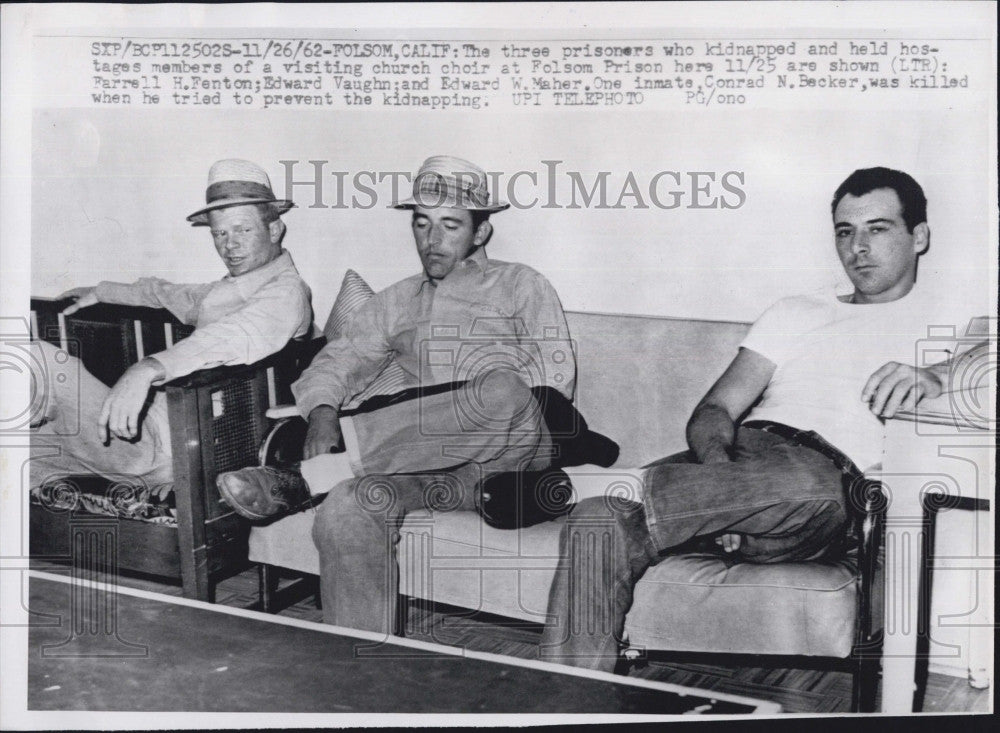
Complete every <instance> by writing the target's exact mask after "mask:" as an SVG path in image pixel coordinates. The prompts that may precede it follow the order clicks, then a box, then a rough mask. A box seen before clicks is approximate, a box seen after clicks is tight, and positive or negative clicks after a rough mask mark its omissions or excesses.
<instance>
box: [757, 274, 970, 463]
mask: <svg viewBox="0 0 1000 733" xmlns="http://www.w3.org/2000/svg"><path fill="white" fill-rule="evenodd" d="M957 310H963V311H964V312H963V313H961V314H957V313H956V312H955V311H957ZM967 310H968V309H967V308H965V309H962V308H959V307H956V306H949V305H948V304H946V303H943V302H941V300H940V299H939V300H938V301H936V302H935V301H932V300H929V299H927V298H924V297H921V295H920V294H918V293H917V292H916V288H914V290H913V291H911V292H910V293H909V294H908V295H907V296H905V297H903V298H900V299H899V300H896V301H893V302H891V303H877V304H853V303H844V302H841V301H840V300H839V299H838V298H837V295H836V293H835V292H834V290H833V289H832V288H831V289H825V290H823V291H821V292H817V293H815V294H810V295H800V296H794V297H790V298H784V299H782V300H779V301H778V302H777V303H775V304H774V305H773V306H771V307H770V308H769V309H767V310H766V311H765V312H764V313H763V314H762V315H761V317H760V318H759V319H757V322H756V323H754V325H753V326H752V327H751V329H750V332H749V333H748V334H747V336H746V338H745V339H744V340H743V343H742V344H740V346H741V347H743V348H747V349H751V350H753V351H756V352H757V353H758V354H761V355H763V356H765V357H767V358H768V359H769V360H770V361H772V362H774V364H775V365H776V367H777V368H776V369H775V371H774V375H773V376H772V377H771V381H770V383H769V384H768V386H767V389H766V390H764V394H763V396H762V397H761V400H760V402H759V403H758V404H757V405H756V406H755V407H754V408H753V409H752V410H751V411H750V414H749V415H748V416H747V418H746V419H747V420H771V421H773V422H780V423H784V424H786V425H791V426H794V427H796V428H799V429H802V430H814V431H816V432H817V433H819V434H820V435H821V436H823V437H824V438H825V439H826V440H828V441H829V442H830V443H833V445H835V446H836V447H837V448H839V449H840V450H841V451H843V452H844V453H845V454H847V456H848V457H850V458H851V459H852V460H853V461H854V462H855V463H856V464H857V466H858V467H859V468H860V469H861V470H865V469H867V468H868V467H870V466H872V465H874V464H876V463H878V462H879V461H881V460H882V436H883V425H882V420H881V419H879V418H878V417H876V416H875V415H874V414H873V413H872V412H871V410H870V409H869V406H868V404H867V403H865V402H862V401H861V391H862V389H864V386H865V382H867V381H868V378H869V377H870V376H871V375H872V373H874V372H875V371H876V370H877V369H878V368H879V367H881V366H882V365H883V364H885V363H887V362H890V361H898V362H901V363H903V364H913V365H915V366H927V365H928V364H930V363H935V362H939V361H944V360H945V359H948V358H950V356H951V353H950V352H951V351H952V350H954V348H955V346H956V344H955V343H954V341H953V340H950V339H948V338H947V337H948V336H949V335H952V334H953V337H959V338H960V337H962V336H963V335H964V334H965V329H966V326H967V324H968V322H969V319H970V318H971V317H972V316H973V315H975V314H974V313H969V312H967Z"/></svg>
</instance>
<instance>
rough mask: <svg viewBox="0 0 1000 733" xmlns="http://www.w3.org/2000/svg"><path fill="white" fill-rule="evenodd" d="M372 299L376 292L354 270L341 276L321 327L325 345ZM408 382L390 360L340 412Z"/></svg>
mask: <svg viewBox="0 0 1000 733" xmlns="http://www.w3.org/2000/svg"><path fill="white" fill-rule="evenodd" d="M374 296H375V291H374V290H372V289H371V286H369V285H368V283H366V282H365V281H364V279H363V278H362V277H361V276H360V275H359V274H358V273H356V272H355V271H354V270H348V271H347V272H346V273H344V280H343V282H341V284H340V292H339V293H337V299H336V300H335V301H334V303H333V308H332V309H330V317H329V318H327V319H326V325H325V326H324V327H323V333H324V334H325V335H326V340H327V343H329V342H330V341H333V340H334V339H336V338H339V337H340V335H341V334H342V333H343V332H344V327H345V326H346V325H347V322H348V321H349V320H350V318H351V315H352V314H353V313H354V312H355V311H356V310H357V309H358V308H360V307H361V306H362V305H364V304H365V303H366V302H367V301H368V299H369V298H372V297H374ZM408 382H409V379H408V377H407V374H406V372H405V371H403V368H402V367H401V366H400V365H399V364H398V363H397V362H396V360H395V359H392V360H390V361H389V363H388V364H386V366H385V368H384V369H383V370H382V371H381V372H379V374H378V376H377V377H375V379H374V381H372V383H371V384H369V385H368V386H367V387H365V389H364V390H363V391H362V392H360V393H358V394H356V395H354V396H353V397H352V398H351V399H350V400H349V401H348V402H347V403H345V404H344V406H343V409H345V410H347V409H352V408H354V407H357V406H358V405H360V404H361V403H362V402H364V401H365V400H367V399H369V398H370V397H376V396H378V395H390V394H394V393H396V392H399V391H400V390H402V389H405V388H406V386H407V384H408Z"/></svg>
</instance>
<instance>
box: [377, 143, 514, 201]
mask: <svg viewBox="0 0 1000 733" xmlns="http://www.w3.org/2000/svg"><path fill="white" fill-rule="evenodd" d="M417 206H422V207H424V208H428V209H434V208H437V207H440V206H443V207H446V208H449V209H468V210H470V211H488V212H490V213H495V212H497V211H503V210H504V209H507V208H510V204H508V203H506V202H504V201H493V202H490V195H489V192H488V191H487V190H486V171H484V170H483V169H482V168H480V167H479V166H478V165H476V164H475V163H470V162H469V161H467V160H463V159H462V158H455V157H453V156H451V155H435V156H432V157H430V158H428V159H427V160H425V161H424V163H423V165H421V166H420V170H419V171H418V172H417V176H416V178H414V179H413V193H412V195H411V196H410V198H408V199H406V200H405V201H397V202H395V203H393V204H392V208H394V209H412V208H415V207H417Z"/></svg>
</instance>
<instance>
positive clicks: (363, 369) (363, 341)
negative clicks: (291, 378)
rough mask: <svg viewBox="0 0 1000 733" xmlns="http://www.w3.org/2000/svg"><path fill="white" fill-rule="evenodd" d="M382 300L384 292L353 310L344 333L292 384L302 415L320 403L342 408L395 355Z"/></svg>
mask: <svg viewBox="0 0 1000 733" xmlns="http://www.w3.org/2000/svg"><path fill="white" fill-rule="evenodd" d="M382 300H383V297H382V294H381V293H380V294H378V295H376V296H375V297H374V298H371V299H370V300H369V301H368V302H366V303H365V304H364V305H363V306H361V307H360V308H359V309H358V310H357V311H356V312H355V313H354V314H352V316H351V318H350V320H349V321H348V322H347V324H345V326H344V333H343V335H342V336H341V337H340V338H338V339H335V340H333V341H331V342H330V343H328V344H327V345H326V346H324V347H323V350H322V351H320V352H319V353H318V354H317V355H316V357H315V358H314V359H313V360H312V363H311V364H310V365H309V367H308V368H307V369H306V370H305V371H304V372H302V376H301V377H299V379H298V380H297V381H296V382H295V383H294V384H293V385H292V394H293V395H294V396H295V405H296V406H297V407H298V409H299V414H300V415H302V417H305V418H308V417H309V413H310V412H312V411H313V410H314V409H316V408H317V407H319V406H320V405H329V406H331V407H334V408H336V409H338V410H339V409H340V407H341V406H342V405H343V404H344V403H345V402H346V401H347V400H348V399H349V398H350V397H352V396H354V395H356V394H358V393H359V392H361V391H362V390H363V389H364V388H365V387H367V386H368V385H369V384H370V383H371V381H372V380H373V379H375V377H376V376H378V374H379V372H380V371H381V370H382V368H383V367H384V366H385V365H386V363H387V362H388V361H389V359H390V358H391V357H392V349H391V347H390V345H389V342H388V339H387V338H386V335H385V334H386V327H385V322H384V321H385V309H384V304H383V302H382Z"/></svg>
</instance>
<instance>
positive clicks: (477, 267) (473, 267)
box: [414, 247, 489, 296]
mask: <svg viewBox="0 0 1000 733" xmlns="http://www.w3.org/2000/svg"><path fill="white" fill-rule="evenodd" d="M488 266H489V260H487V259H486V248H485V247H476V249H475V251H473V253H472V254H471V255H469V256H468V257H466V258H465V259H464V260H462V261H461V262H459V263H458V264H457V265H455V269H454V270H452V271H451V272H449V273H448V274H447V275H445V276H444V277H443V278H442V280H447V279H448V278H454V277H455V275H456V274H457V273H459V272H463V271H464V272H475V273H478V275H479V277H480V279H482V278H484V277H486V268H487V267H488ZM427 285H429V286H430V287H437V282H436V281H434V280H432V279H431V278H429V277H428V276H427V273H426V272H424V273H421V277H420V281H419V282H418V283H417V290H416V292H415V293H414V295H415V296H416V295H420V293H421V292H423V289H424V286H427Z"/></svg>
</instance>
